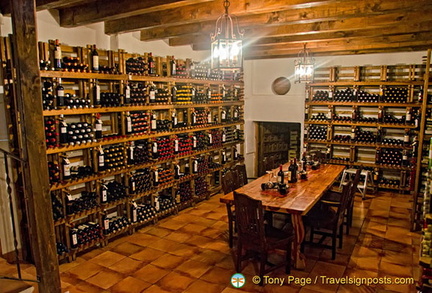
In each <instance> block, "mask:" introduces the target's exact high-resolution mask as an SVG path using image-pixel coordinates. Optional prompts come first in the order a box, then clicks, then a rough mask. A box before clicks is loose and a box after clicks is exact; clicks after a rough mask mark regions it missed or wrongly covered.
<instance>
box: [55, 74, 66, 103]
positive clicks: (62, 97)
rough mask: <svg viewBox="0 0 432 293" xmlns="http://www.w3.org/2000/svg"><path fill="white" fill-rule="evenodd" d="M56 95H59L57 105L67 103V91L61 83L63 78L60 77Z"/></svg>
mask: <svg viewBox="0 0 432 293" xmlns="http://www.w3.org/2000/svg"><path fill="white" fill-rule="evenodd" d="M56 96H57V106H59V107H64V106H66V104H65V92H64V87H63V85H62V83H61V78H59V79H58V84H57V87H56Z"/></svg>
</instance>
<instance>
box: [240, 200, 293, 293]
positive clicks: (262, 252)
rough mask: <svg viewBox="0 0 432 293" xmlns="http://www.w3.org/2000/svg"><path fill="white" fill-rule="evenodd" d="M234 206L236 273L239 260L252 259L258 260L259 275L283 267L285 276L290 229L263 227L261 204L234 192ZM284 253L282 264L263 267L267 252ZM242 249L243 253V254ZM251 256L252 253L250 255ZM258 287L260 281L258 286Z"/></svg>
mask: <svg viewBox="0 0 432 293" xmlns="http://www.w3.org/2000/svg"><path fill="white" fill-rule="evenodd" d="M234 205H235V207H236V225H237V233H238V242H237V258H236V270H237V272H241V270H242V267H241V264H242V261H243V260H245V259H249V258H251V255H252V256H255V257H256V256H258V257H259V261H260V264H259V273H258V274H259V276H260V277H261V280H263V276H264V275H265V274H267V273H268V272H270V271H272V270H274V269H276V268H279V267H282V266H285V273H287V274H289V273H290V269H291V244H292V241H293V240H294V235H293V233H292V230H290V231H283V230H278V229H275V228H273V227H271V226H267V225H265V224H264V210H263V207H262V202H261V201H260V200H255V199H252V198H250V197H248V196H247V195H244V194H241V193H237V192H236V191H234ZM274 249H283V250H286V256H285V261H284V262H282V263H280V264H278V265H273V266H271V267H270V268H266V264H269V263H268V260H267V258H268V254H269V251H270V250H274ZM243 250H245V251H246V252H247V253H246V254H243ZM251 253H252V254H251ZM260 285H262V282H261V283H260Z"/></svg>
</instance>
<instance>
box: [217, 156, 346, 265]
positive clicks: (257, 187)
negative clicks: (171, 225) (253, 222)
mask: <svg viewBox="0 0 432 293" xmlns="http://www.w3.org/2000/svg"><path fill="white" fill-rule="evenodd" d="M288 165H289V164H285V165H284V166H283V170H287V169H288ZM344 169H345V166H342V165H330V164H321V165H320V167H319V168H318V169H316V170H310V171H307V179H299V180H298V181H297V182H296V183H288V185H289V188H288V192H287V194H285V195H282V194H280V193H279V192H278V191H277V190H276V189H270V190H269V189H268V190H262V189H261V184H262V183H266V182H269V180H271V174H277V172H278V170H279V169H274V170H272V171H271V172H270V174H266V175H263V176H261V177H259V178H257V179H255V180H254V181H252V182H250V183H248V184H246V185H244V186H242V187H240V188H238V189H236V190H235V191H236V192H239V193H243V194H246V195H247V196H249V197H251V198H253V199H256V200H261V201H262V206H263V208H264V209H265V210H267V211H272V212H278V213H285V214H290V215H291V221H292V226H293V229H294V233H295V240H294V243H293V249H292V256H293V260H294V262H293V263H294V266H295V267H296V268H297V269H304V268H305V265H306V264H305V256H304V255H303V254H302V253H301V252H300V246H301V243H302V242H303V240H304V237H305V228H304V225H303V219H302V217H303V216H305V215H306V214H307V213H308V211H309V210H310V209H311V208H312V207H313V206H314V205H315V204H316V203H317V202H318V201H319V199H320V198H321V197H322V196H323V194H324V193H325V192H326V191H327V190H328V189H329V188H330V187H331V186H332V185H333V183H334V182H335V181H336V179H337V178H338V177H339V175H340V174H341V173H342V171H343V170H344ZM273 180H274V178H273ZM285 182H286V180H285ZM220 201H221V202H222V203H225V204H227V205H233V204H234V193H233V192H230V193H228V194H226V195H224V196H223V197H221V198H220Z"/></svg>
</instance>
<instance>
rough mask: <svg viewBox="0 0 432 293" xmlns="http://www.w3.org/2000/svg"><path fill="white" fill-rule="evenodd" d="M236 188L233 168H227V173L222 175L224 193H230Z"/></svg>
mask: <svg viewBox="0 0 432 293" xmlns="http://www.w3.org/2000/svg"><path fill="white" fill-rule="evenodd" d="M234 189H235V188H234V177H233V173H232V171H231V170H227V171H226V172H225V174H223V175H222V191H223V192H224V194H227V193H230V192H231V191H233V190H234Z"/></svg>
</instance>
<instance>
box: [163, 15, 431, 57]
mask: <svg viewBox="0 0 432 293" xmlns="http://www.w3.org/2000/svg"><path fill="white" fill-rule="evenodd" d="M430 31H432V20H430V21H425V22H420V23H412V24H408V25H407V24H404V25H397V26H394V25H391V26H390V25H389V26H386V27H382V28H381V29H379V30H378V29H376V28H367V27H365V28H360V29H357V30H351V31H336V32H318V33H313V34H302V35H293V36H281V37H263V38H257V39H255V40H253V39H248V40H246V41H245V43H246V44H247V45H249V46H253V47H259V46H263V47H264V46H273V45H274V44H280V45H282V44H284V45H288V46H289V45H291V44H292V43H307V42H314V41H333V40H338V39H341V38H344V39H345V38H349V39H355V38H365V37H380V36H391V35H400V34H409V33H411V34H413V33H421V32H430ZM188 44H194V45H195V47H196V48H201V49H203V50H204V48H206V47H209V44H210V37H209V36H206V35H186V36H183V37H174V38H170V39H169V45H170V46H184V45H188Z"/></svg>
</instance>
